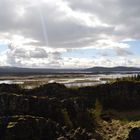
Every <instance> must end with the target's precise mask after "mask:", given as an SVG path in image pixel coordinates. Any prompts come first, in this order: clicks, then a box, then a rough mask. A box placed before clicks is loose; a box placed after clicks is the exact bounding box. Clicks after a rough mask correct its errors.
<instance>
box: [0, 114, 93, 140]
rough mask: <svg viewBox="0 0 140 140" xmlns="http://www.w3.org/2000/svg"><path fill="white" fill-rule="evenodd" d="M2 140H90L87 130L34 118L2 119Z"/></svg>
mask: <svg viewBox="0 0 140 140" xmlns="http://www.w3.org/2000/svg"><path fill="white" fill-rule="evenodd" d="M0 124H1V125H0V140H57V139H58V140H90V139H92V138H93V135H92V133H89V132H88V131H87V130H86V129H82V128H80V127H79V128H77V129H75V130H74V129H69V128H68V127H66V126H61V125H60V124H58V123H56V122H54V121H52V120H51V119H46V118H43V117H34V116H13V117H1V118H0Z"/></svg>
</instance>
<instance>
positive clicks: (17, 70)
mask: <svg viewBox="0 0 140 140" xmlns="http://www.w3.org/2000/svg"><path fill="white" fill-rule="evenodd" d="M127 72H128V73H130V72H140V68H137V67H124V66H119V67H92V68H88V69H47V68H21V67H7V66H6V67H2V66H1V67H0V75H9V74H12V75H21V74H22V75H34V74H63V73H127Z"/></svg>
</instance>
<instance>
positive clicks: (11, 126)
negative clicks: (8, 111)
mask: <svg viewBox="0 0 140 140" xmlns="http://www.w3.org/2000/svg"><path fill="white" fill-rule="evenodd" d="M16 124H17V122H9V123H8V125H7V129H10V128H13V127H15V125H16Z"/></svg>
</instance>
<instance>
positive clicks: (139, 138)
mask: <svg viewBox="0 0 140 140" xmlns="http://www.w3.org/2000/svg"><path fill="white" fill-rule="evenodd" d="M126 140H140V128H138V127H135V128H132V129H131V131H130V132H129V135H128V138H127V139H126Z"/></svg>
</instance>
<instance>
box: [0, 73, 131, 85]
mask: <svg viewBox="0 0 140 140" xmlns="http://www.w3.org/2000/svg"><path fill="white" fill-rule="evenodd" d="M132 75H133V74H110V75H106V74H97V75H89V74H83V75H80V76H79V75H76V76H75V75H61V76H60V75H59V76H58V75H56V76H53V77H51V75H50V77H49V76H48V75H47V76H46V77H45V76H44V77H45V78H44V77H41V76H40V77H39V76H38V77H33V78H32V79H30V78H28V77H27V78H24V79H21V77H20V78H19V79H18V77H17V78H16V80H15V79H13V80H0V84H2V83H5V84H25V83H32V85H28V86H33V87H35V85H33V84H34V83H38V85H40V83H42V84H47V83H54V82H56V83H62V84H64V85H65V86H67V87H81V86H93V85H98V84H105V83H107V82H109V81H110V80H112V79H115V78H121V77H128V76H132Z"/></svg>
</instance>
